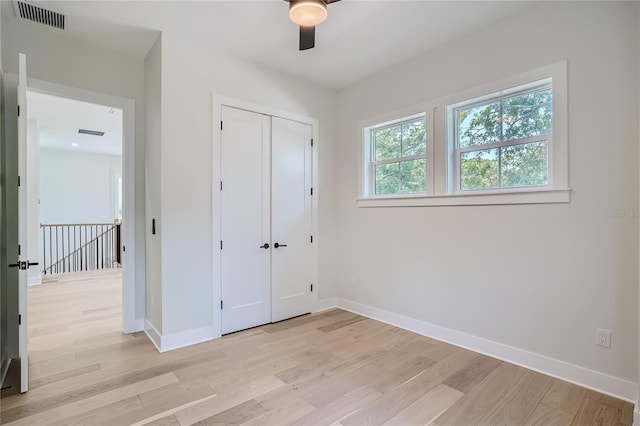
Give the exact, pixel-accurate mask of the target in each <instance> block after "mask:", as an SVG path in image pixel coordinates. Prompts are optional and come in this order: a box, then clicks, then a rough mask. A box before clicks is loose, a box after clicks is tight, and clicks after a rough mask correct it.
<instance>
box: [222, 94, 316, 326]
mask: <svg viewBox="0 0 640 426" xmlns="http://www.w3.org/2000/svg"><path fill="white" fill-rule="evenodd" d="M212 106H213V108H212V116H213V120H212V127H211V129H212V132H211V133H212V149H211V155H212V158H211V165H212V167H211V170H212V172H211V191H212V193H211V201H212V206H211V212H212V213H213V214H212V215H211V217H212V222H211V223H212V227H211V228H212V240H211V241H212V249H213V250H212V251H213V261H212V274H213V300H212V303H213V334H214V336H213V338H214V339H216V338H218V337H220V336H222V309H220V301H221V300H222V280H221V275H220V271H221V268H222V257H221V255H220V254H221V253H220V252H221V249H220V241H221V240H222V238H221V226H222V222H221V220H220V213H221V203H220V180H221V176H220V171H221V166H222V163H221V143H220V142H221V138H220V136H221V135H220V123H221V117H222V107H223V106H227V107H231V108H237V109H242V110H245V111H249V112H254V113H257V114H263V115H269V116H274V117H280V118H284V119H287V120H291V121H297V122H300V123H303V124H308V125H310V126H311V129H312V130H311V134H312V137H313V155H312V159H313V161H312V164H311V182H312V185H313V188H314V190H313V199H312V200H311V229H312V232H313V236H314V240H313V245H312V248H311V251H312V267H311V269H312V275H311V276H312V278H313V284H314V292H313V297H314V305H315V306H316V307H317V305H318V291H317V289H318V288H319V286H318V244H317V241H319V240H320V239H319V237H318V201H317V200H318V196H317V194H319V193H320V190H319V188H318V146H319V144H318V120H317V119H316V118H313V117H308V116H305V115H301V114H295V113H291V112H288V111H283V110H280V109H277V108H272V107H269V106H265V105H260V104H255V103H251V102H246V101H243V100H240V99H235V98H230V97H227V96H222V95H217V94H215V93H214V94H213V95H212Z"/></svg>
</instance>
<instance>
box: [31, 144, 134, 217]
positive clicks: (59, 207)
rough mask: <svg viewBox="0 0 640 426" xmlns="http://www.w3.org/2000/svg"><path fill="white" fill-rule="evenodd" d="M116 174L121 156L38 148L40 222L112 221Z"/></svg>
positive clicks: (119, 168) (117, 173) (120, 171)
mask: <svg viewBox="0 0 640 426" xmlns="http://www.w3.org/2000/svg"><path fill="white" fill-rule="evenodd" d="M119 176H120V177H121V176H122V157H120V156H114V155H105V154H92V153H86V152H73V151H62V150H55V149H47V148H43V149H41V150H40V220H41V223H44V224H67V223H113V221H114V219H116V216H115V210H116V193H115V188H116V184H117V177H119Z"/></svg>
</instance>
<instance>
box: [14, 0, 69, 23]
mask: <svg viewBox="0 0 640 426" xmlns="http://www.w3.org/2000/svg"><path fill="white" fill-rule="evenodd" d="M13 7H14V8H15V11H16V16H17V17H18V18H20V19H26V20H27V21H31V22H37V23H39V24H42V25H46V26H48V27H53V28H57V29H59V30H64V29H65V25H66V23H67V16H66V15H63V14H62V13H59V12H56V11H53V10H51V9H45V8H44V7H42V6H39V5H37V4H34V3H29V2H26V1H22V0H14V2H13Z"/></svg>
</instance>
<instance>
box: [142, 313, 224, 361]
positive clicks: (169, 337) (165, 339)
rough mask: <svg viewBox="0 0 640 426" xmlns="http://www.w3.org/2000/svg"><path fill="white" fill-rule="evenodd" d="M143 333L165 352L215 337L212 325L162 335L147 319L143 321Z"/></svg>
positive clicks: (158, 348) (160, 350)
mask: <svg viewBox="0 0 640 426" xmlns="http://www.w3.org/2000/svg"><path fill="white" fill-rule="evenodd" d="M144 325H145V327H144V333H145V334H146V335H147V337H149V340H151V343H153V346H155V347H156V349H157V350H158V352H161V353H162V352H167V351H172V350H174V349H179V348H184V347H186V346H191V345H197V344H198V343H202V342H208V341H209V340H213V339H215V338H216V337H219V336H215V335H214V327H213V326H206V327H200V328H194V329H191V330H186V331H181V332H179V333H173V334H165V335H163V334H162V333H160V332H159V331H158V329H157V328H156V327H155V326H154V325H153V324H152V323H151V321H149V320H148V319H147V320H145V321H144Z"/></svg>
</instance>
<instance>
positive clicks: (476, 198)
mask: <svg viewBox="0 0 640 426" xmlns="http://www.w3.org/2000/svg"><path fill="white" fill-rule="evenodd" d="M569 201H571V189H545V190H535V191H509V192H488V193H477V192H476V193H473V194H455V195H453V194H452V195H438V196H425V195H406V196H398V197H377V198H359V199H358V200H357V203H358V207H420V206H425V207H427V206H487V205H509V204H552V203H568V202H569Z"/></svg>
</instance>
